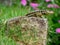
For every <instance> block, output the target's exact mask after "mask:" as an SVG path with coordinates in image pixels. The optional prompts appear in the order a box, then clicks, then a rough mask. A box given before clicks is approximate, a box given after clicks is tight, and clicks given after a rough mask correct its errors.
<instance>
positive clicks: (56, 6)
mask: <svg viewBox="0 0 60 45" xmlns="http://www.w3.org/2000/svg"><path fill="white" fill-rule="evenodd" d="M47 7H48V8H60V7H59V6H58V5H57V4H48V5H47Z"/></svg>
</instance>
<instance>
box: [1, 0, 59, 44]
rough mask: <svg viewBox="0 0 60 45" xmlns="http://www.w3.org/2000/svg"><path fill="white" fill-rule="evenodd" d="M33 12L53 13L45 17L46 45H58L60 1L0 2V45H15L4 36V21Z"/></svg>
mask: <svg viewBox="0 0 60 45" xmlns="http://www.w3.org/2000/svg"><path fill="white" fill-rule="evenodd" d="M35 10H52V11H54V14H51V15H48V16H46V18H47V19H48V25H49V26H48V37H47V38H48V39H47V45H60V0H0V27H1V28H0V45H16V42H14V41H13V40H12V39H10V38H7V37H6V36H5V33H4V30H5V29H4V25H3V23H5V21H6V20H7V19H10V18H12V17H16V16H24V15H25V14H27V13H28V12H31V11H35Z"/></svg>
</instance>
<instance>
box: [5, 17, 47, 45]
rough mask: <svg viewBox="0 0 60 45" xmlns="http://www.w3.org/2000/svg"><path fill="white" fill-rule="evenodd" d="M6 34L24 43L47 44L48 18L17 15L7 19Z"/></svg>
mask: <svg viewBox="0 0 60 45" xmlns="http://www.w3.org/2000/svg"><path fill="white" fill-rule="evenodd" d="M6 26H7V28H6V29H7V30H6V34H7V35H8V36H9V37H11V38H13V39H14V40H15V41H17V42H19V44H22V45H46V40H47V28H48V27H47V26H48V25H47V19H44V18H39V17H26V16H24V17H15V18H11V19H9V20H7V22H6Z"/></svg>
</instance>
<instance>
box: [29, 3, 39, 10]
mask: <svg viewBox="0 0 60 45" xmlns="http://www.w3.org/2000/svg"><path fill="white" fill-rule="evenodd" d="M30 6H31V7H32V8H34V9H38V6H39V4H37V3H30Z"/></svg>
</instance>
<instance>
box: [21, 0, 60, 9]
mask: <svg viewBox="0 0 60 45" xmlns="http://www.w3.org/2000/svg"><path fill="white" fill-rule="evenodd" d="M45 2H47V3H48V2H51V0H45ZM21 4H22V5H23V6H26V5H27V0H21ZM30 6H31V7H32V8H33V9H38V6H39V4H38V3H33V2H31V3H30ZM47 7H48V8H60V6H58V5H57V4H48V5H47Z"/></svg>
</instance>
